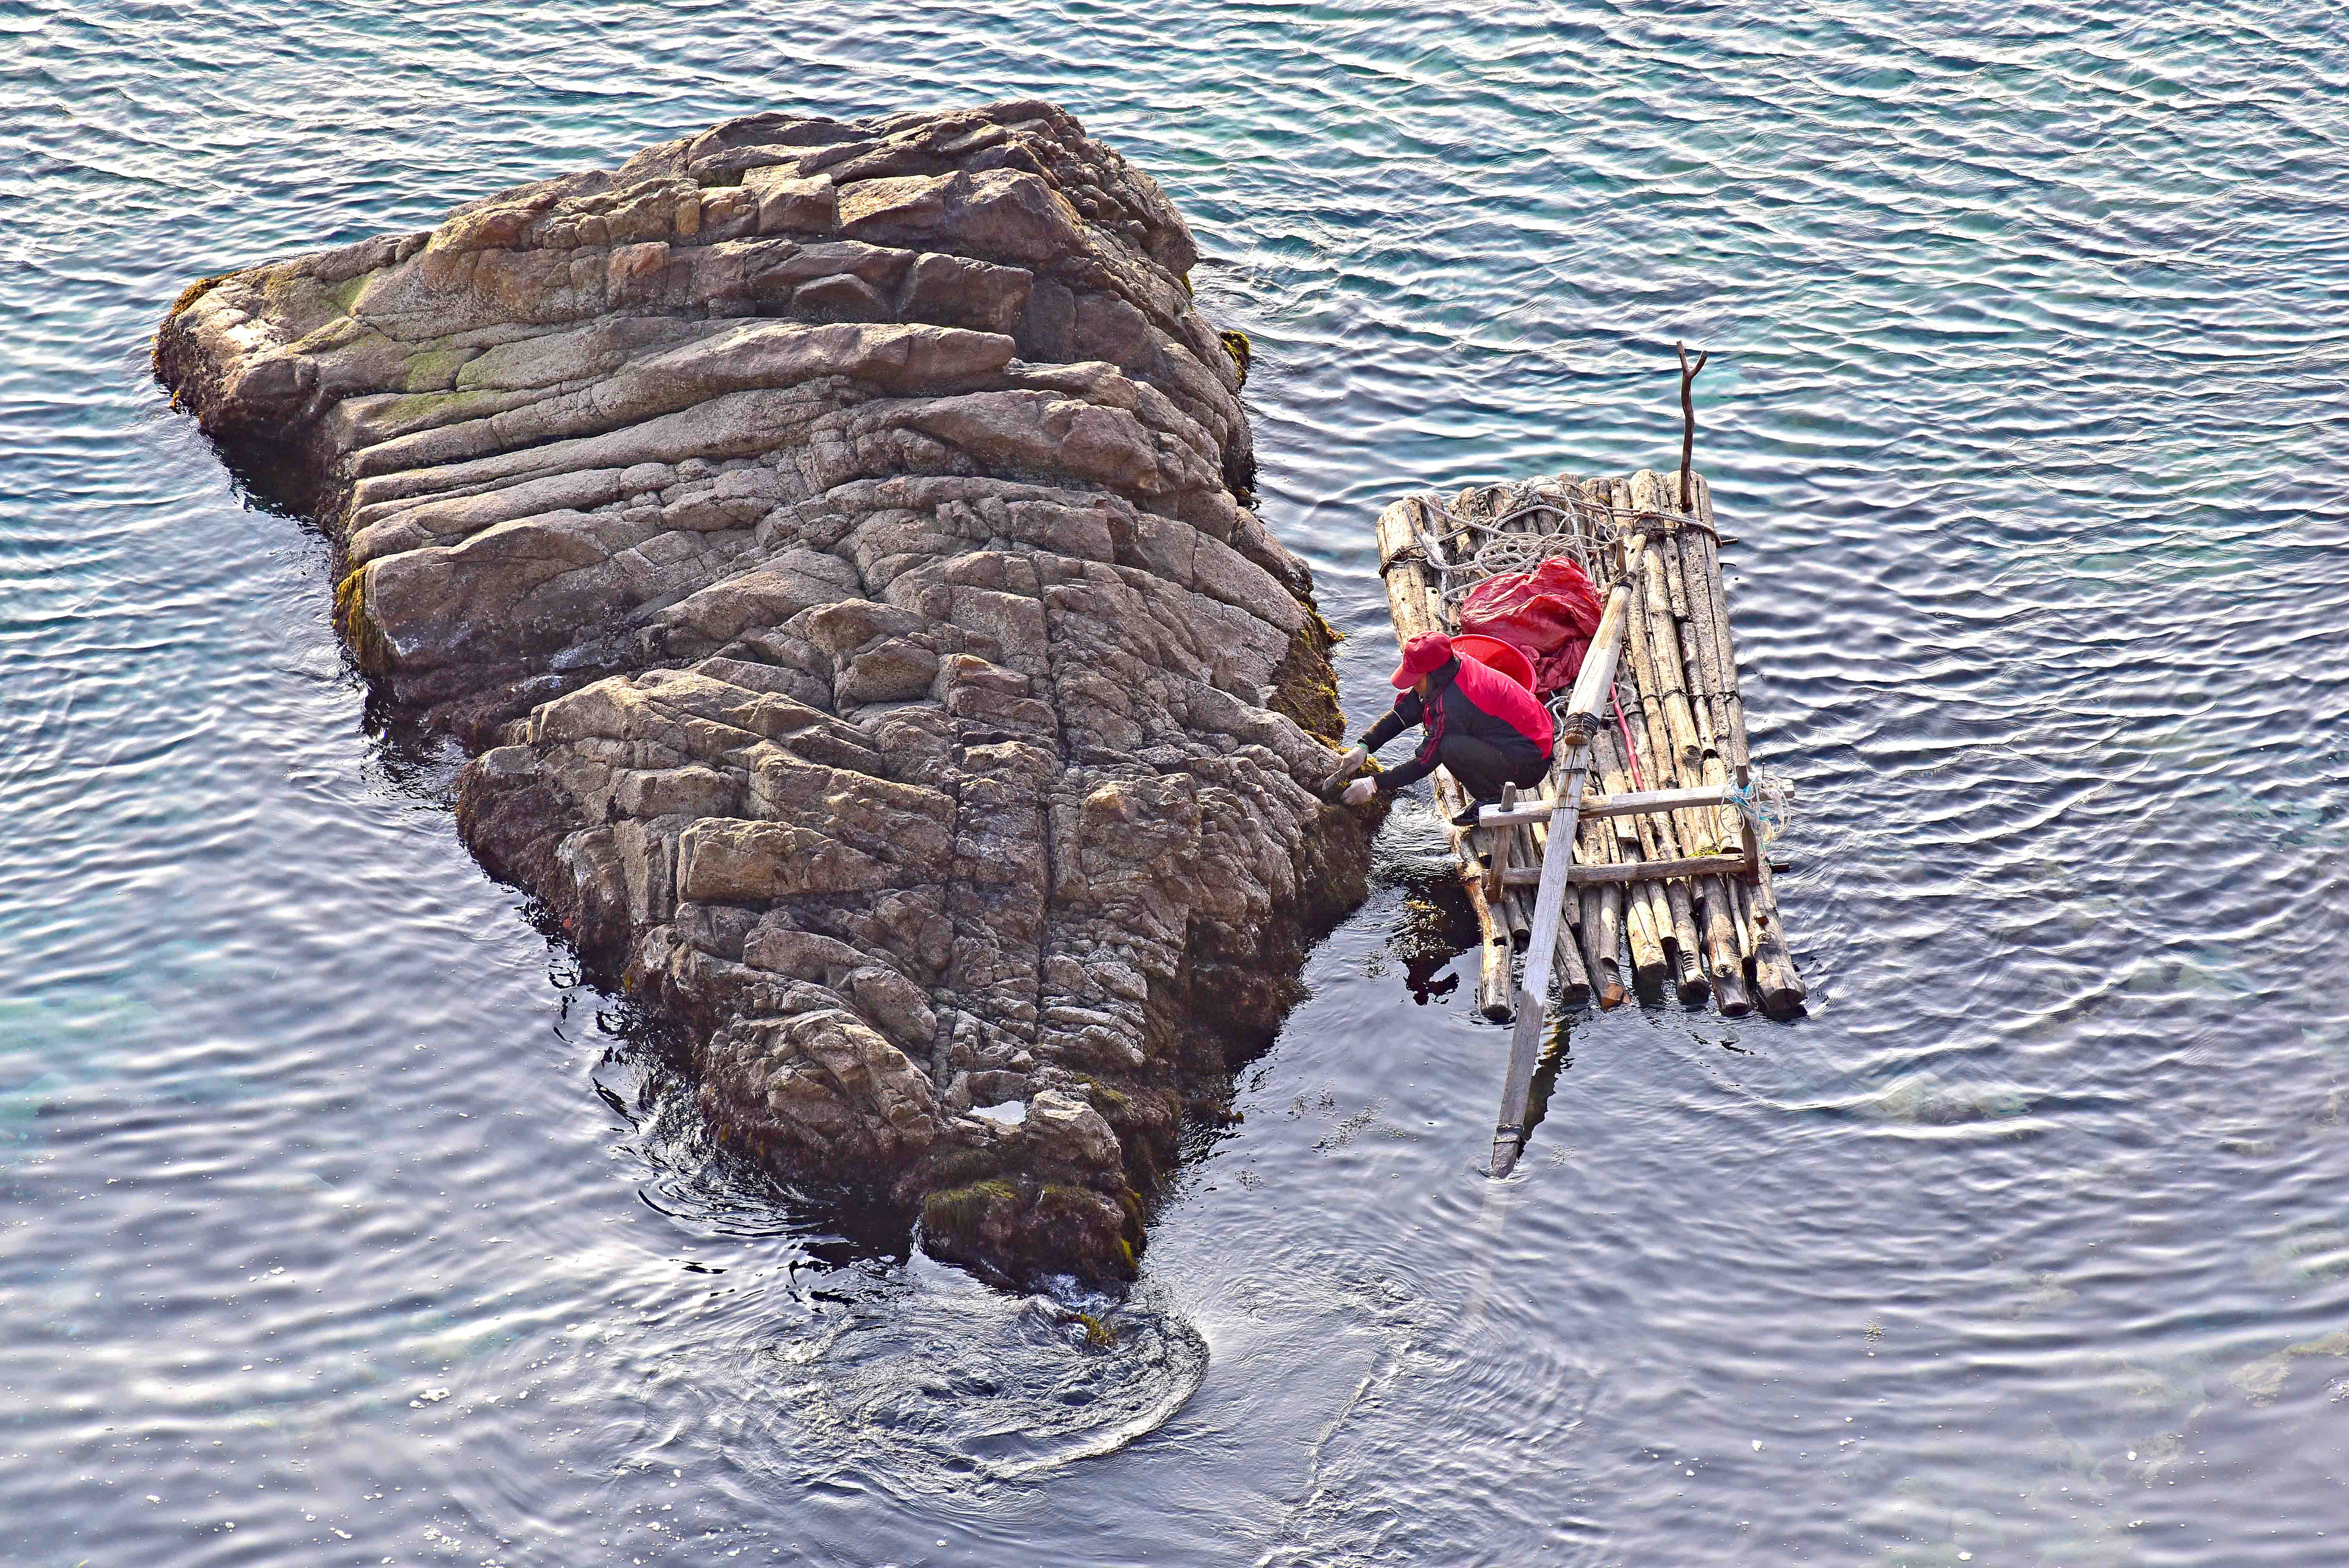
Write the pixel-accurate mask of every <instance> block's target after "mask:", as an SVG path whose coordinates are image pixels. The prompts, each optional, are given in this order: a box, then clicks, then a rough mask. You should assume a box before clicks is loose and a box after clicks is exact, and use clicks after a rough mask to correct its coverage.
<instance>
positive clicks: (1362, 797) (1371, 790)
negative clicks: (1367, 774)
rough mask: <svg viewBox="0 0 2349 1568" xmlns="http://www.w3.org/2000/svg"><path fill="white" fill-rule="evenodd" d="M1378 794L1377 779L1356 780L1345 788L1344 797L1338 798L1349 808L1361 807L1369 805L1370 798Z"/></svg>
mask: <svg viewBox="0 0 2349 1568" xmlns="http://www.w3.org/2000/svg"><path fill="white" fill-rule="evenodd" d="M1378 792H1379V784H1378V780H1377V779H1355V780H1354V781H1353V782H1352V783H1351V784H1349V785H1347V786H1346V792H1345V794H1344V795H1342V796H1340V799H1342V800H1344V801H1345V802H1346V804H1347V805H1349V806H1363V805H1368V804H1369V803H1370V799H1371V796H1373V795H1375V794H1377V793H1378Z"/></svg>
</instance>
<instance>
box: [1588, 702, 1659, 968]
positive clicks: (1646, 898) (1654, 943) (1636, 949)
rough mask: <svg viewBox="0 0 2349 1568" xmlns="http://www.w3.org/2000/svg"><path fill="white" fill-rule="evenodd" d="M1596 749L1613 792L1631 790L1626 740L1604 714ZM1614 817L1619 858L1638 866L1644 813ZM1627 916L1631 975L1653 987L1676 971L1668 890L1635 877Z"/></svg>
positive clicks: (1628, 893) (1626, 905) (1601, 775)
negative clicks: (1669, 958)
mask: <svg viewBox="0 0 2349 1568" xmlns="http://www.w3.org/2000/svg"><path fill="white" fill-rule="evenodd" d="M1607 717H1610V718H1611V717H1612V716H1611V715H1609V716H1607ZM1591 750H1592V754H1593V756H1594V757H1595V758H1596V759H1597V762H1598V767H1599V779H1600V780H1601V781H1602V782H1604V783H1605V784H1606V786H1607V790H1608V793H1609V794H1610V795H1622V794H1625V793H1628V792H1629V791H1630V784H1631V780H1630V778H1629V777H1628V776H1627V775H1626V774H1625V772H1624V768H1623V743H1622V741H1621V740H1620V739H1619V738H1617V736H1616V734H1615V731H1614V728H1613V727H1612V726H1611V725H1608V724H1605V723H1604V720H1602V727H1601V728H1600V729H1599V733H1598V735H1597V736H1595V737H1593V738H1592V740H1591ZM1610 820H1611V821H1612V822H1613V824H1614V828H1615V859H1616V860H1617V861H1619V862H1622V863H1623V864H1626V865H1634V866H1636V865H1640V864H1641V863H1642V862H1644V861H1647V859H1648V856H1647V853H1646V845H1645V844H1644V843H1643V842H1642V841H1641V840H1640V819H1639V818H1638V817H1636V816H1619V817H1614V818H1612V819H1610ZM1623 917H1624V923H1625V927H1626V930H1625V934H1626V936H1627V937H1628V938H1629V940H1630V944H1631V976H1632V979H1633V980H1634V981H1635V982H1636V983H1637V984H1638V985H1640V987H1641V988H1642V989H1644V990H1653V989H1655V988H1657V987H1658V986H1661V985H1663V983H1664V976H1665V975H1667V974H1669V973H1670V972H1671V970H1670V966H1669V965H1668V964H1667V963H1666V961H1665V958H1664V937H1665V936H1666V935H1668V934H1670V933H1671V928H1672V927H1671V913H1670V912H1669V911H1668V910H1667V909H1666V908H1665V906H1664V895H1663V890H1662V889H1661V887H1659V886H1658V885H1657V884H1656V883H1654V882H1633V883H1631V884H1630V887H1629V888H1628V889H1627V891H1626V895H1625V902H1624V911H1623Z"/></svg>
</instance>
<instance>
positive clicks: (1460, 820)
mask: <svg viewBox="0 0 2349 1568" xmlns="http://www.w3.org/2000/svg"><path fill="white" fill-rule="evenodd" d="M1499 804H1500V802H1499V801H1498V800H1476V801H1473V802H1471V803H1470V805H1469V807H1468V809H1467V810H1464V811H1463V812H1461V813H1460V815H1458V816H1456V817H1454V818H1453V819H1452V825H1453V826H1454V827H1455V828H1473V827H1475V825H1476V813H1477V812H1479V811H1482V810H1484V809H1485V807H1487V806H1497V805H1499Z"/></svg>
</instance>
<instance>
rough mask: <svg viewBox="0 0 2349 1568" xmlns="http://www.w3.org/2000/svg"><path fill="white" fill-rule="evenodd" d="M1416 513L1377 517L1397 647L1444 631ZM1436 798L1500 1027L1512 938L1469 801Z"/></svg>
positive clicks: (1401, 508)
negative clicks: (1461, 820)
mask: <svg viewBox="0 0 2349 1568" xmlns="http://www.w3.org/2000/svg"><path fill="white" fill-rule="evenodd" d="M1417 511H1418V503H1417V501H1416V500H1415V499H1414V498H1406V499H1404V500H1399V501H1397V502H1395V503H1394V504H1393V505H1392V506H1390V507H1388V508H1387V509H1386V510H1385V511H1382V512H1381V513H1380V514H1379V523H1378V540H1379V570H1380V572H1381V573H1382V574H1384V576H1385V578H1386V584H1387V611H1388V614H1389V616H1390V617H1391V618H1392V620H1393V622H1394V627H1395V636H1396V640H1397V641H1398V642H1409V641H1410V640H1411V639H1412V638H1413V637H1416V636H1419V635H1421V634H1424V633H1428V632H1438V631H1443V630H1444V629H1445V628H1444V624H1443V621H1442V618H1441V616H1440V615H1439V614H1438V611H1437V605H1436V592H1435V584H1434V582H1433V578H1432V576H1431V575H1430V573H1429V572H1428V569H1427V562H1426V560H1425V558H1424V557H1423V555H1422V554H1421V553H1420V550H1419V545H1418V531H1417V527H1416V514H1417ZM1434 794H1435V799H1436V806H1437V809H1438V810H1441V811H1442V812H1443V814H1444V819H1445V827H1444V831H1445V832H1446V833H1447V834H1448V835H1449V836H1450V838H1451V841H1452V848H1453V852H1454V854H1456V855H1458V856H1459V857H1460V861H1461V864H1462V868H1463V871H1464V875H1463V876H1462V878H1461V881H1462V882H1463V884H1464V886H1465V888H1466V890H1467V894H1468V907H1469V912H1470V913H1472V914H1473V915H1474V916H1475V921H1476V931H1477V934H1478V937H1479V939H1480V947H1479V952H1478V955H1477V969H1476V1010H1477V1011H1478V1012H1480V1013H1482V1014H1483V1015H1484V1016H1485V1017H1487V1018H1490V1019H1492V1020H1493V1021H1494V1022H1495V1023H1500V1022H1503V1021H1505V1020H1506V1019H1507V1017H1508V1016H1509V1015H1510V1012H1511V1001H1510V992H1511V985H1510V982H1511V975H1510V965H1509V959H1510V944H1509V938H1508V934H1507V933H1506V931H1505V930H1503V929H1502V923H1501V921H1500V919H1499V918H1498V917H1497V915H1496V913H1495V910H1494V909H1493V907H1492V903H1491V901H1489V900H1488V899H1487V898H1486V897H1485V881H1486V879H1485V871H1486V867H1485V859H1484V856H1483V855H1482V854H1481V853H1480V852H1479V851H1478V850H1477V848H1476V845H1475V842H1474V840H1475V834H1474V833H1473V832H1471V831H1469V830H1464V829H1461V828H1458V827H1455V826H1453V825H1452V822H1451V819H1453V818H1454V817H1456V816H1458V815H1459V814H1460V813H1461V812H1463V811H1464V810H1467V809H1468V803H1467V801H1466V800H1464V799H1462V798H1461V795H1460V790H1459V789H1458V787H1457V786H1456V785H1454V783H1453V782H1452V780H1451V779H1449V778H1447V777H1445V776H1444V774H1442V773H1441V772H1439V773H1438V774H1437V775H1436V778H1435V779H1434Z"/></svg>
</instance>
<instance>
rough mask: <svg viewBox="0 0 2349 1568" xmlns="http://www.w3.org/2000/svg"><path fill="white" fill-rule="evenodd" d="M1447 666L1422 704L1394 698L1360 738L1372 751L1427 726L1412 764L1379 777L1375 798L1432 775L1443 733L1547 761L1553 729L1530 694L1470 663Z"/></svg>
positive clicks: (1415, 698) (1414, 697) (1415, 696)
mask: <svg viewBox="0 0 2349 1568" xmlns="http://www.w3.org/2000/svg"><path fill="white" fill-rule="evenodd" d="M1453 663H1454V665H1455V666H1456V668H1455V669H1454V673H1453V675H1452V677H1451V678H1450V679H1448V680H1446V679H1444V673H1443V672H1442V671H1441V670H1439V671H1437V672H1436V676H1435V681H1436V684H1435V689H1434V691H1433V693H1431V694H1430V695H1429V696H1428V698H1427V700H1425V701H1422V700H1421V699H1420V696H1419V693H1417V692H1416V691H1406V692H1404V693H1403V694H1402V696H1399V697H1397V698H1395V705H1394V708H1393V710H1392V712H1390V713H1388V714H1387V715H1386V716H1385V717H1381V719H1380V720H1379V721H1378V723H1376V724H1374V725H1372V726H1371V730H1370V733H1369V734H1368V735H1365V736H1363V737H1362V744H1363V745H1364V746H1366V747H1368V748H1370V749H1371V750H1372V751H1376V750H1377V749H1378V748H1380V747H1381V746H1384V745H1385V744H1386V743H1387V742H1388V741H1390V740H1392V739H1393V738H1395V737H1396V736H1398V735H1401V734H1402V732H1403V731H1404V730H1406V729H1408V728H1410V727H1412V726H1413V725H1414V724H1424V725H1425V726H1427V738H1426V739H1424V740H1423V741H1421V742H1420V743H1419V749H1418V751H1416V752H1415V753H1413V756H1412V759H1411V760H1410V761H1408V762H1406V763H1404V764H1403V765H1402V767H1400V768H1391V769H1388V770H1387V771H1385V772H1383V773H1381V774H1380V775H1379V781H1378V787H1379V789H1380V791H1381V793H1384V794H1392V793H1393V792H1394V791H1395V790H1397V789H1402V788H1404V787H1405V786H1407V785H1411V784H1414V783H1417V782H1418V781H1419V780H1420V779H1424V778H1426V777H1427V776H1428V774H1430V773H1432V772H1433V771H1434V770H1435V763H1436V753H1437V751H1438V750H1440V749H1441V748H1442V747H1443V745H1444V735H1445V734H1446V732H1456V733H1458V734H1461V735H1467V736H1474V737H1475V738H1477V739H1479V740H1484V741H1489V742H1490V743H1492V744H1493V745H1495V746H1497V747H1499V748H1501V749H1503V750H1504V751H1513V750H1516V749H1517V748H1521V747H1522V748H1526V750H1527V751H1537V752H1538V753H1539V754H1540V755H1541V756H1542V757H1543V758H1548V756H1549V754H1550V747H1551V744H1552V741H1553V740H1554V738H1555V737H1556V735H1557V727H1556V726H1555V725H1554V724H1553V723H1552V722H1551V720H1550V717H1549V710H1548V709H1547V708H1546V707H1542V705H1541V704H1540V702H1538V701H1537V700H1536V698H1535V696H1534V694H1533V693H1531V692H1529V691H1527V690H1526V688H1525V687H1523V686H1519V685H1518V684H1517V683H1516V682H1515V681H1513V680H1511V679H1510V678H1509V677H1508V676H1505V675H1503V674H1501V673H1500V672H1499V671H1498V670H1495V669H1489V668H1487V667H1486V666H1485V665H1480V664H1478V663H1477V662H1476V661H1475V660H1474V659H1462V658H1455V659H1454V661H1453Z"/></svg>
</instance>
